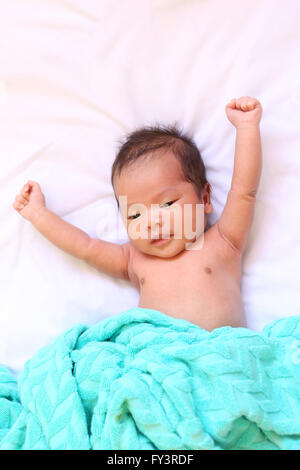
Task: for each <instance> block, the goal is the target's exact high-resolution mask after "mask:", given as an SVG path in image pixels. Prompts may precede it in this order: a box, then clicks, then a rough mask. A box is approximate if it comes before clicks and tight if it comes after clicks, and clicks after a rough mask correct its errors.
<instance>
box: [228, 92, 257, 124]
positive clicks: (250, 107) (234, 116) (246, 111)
mask: <svg viewBox="0 0 300 470" xmlns="http://www.w3.org/2000/svg"><path fill="white" fill-rule="evenodd" d="M225 110H226V115H227V117H228V119H229V121H230V122H231V124H233V125H234V126H235V127H236V128H239V127H251V126H258V124H259V122H260V120H261V116H262V105H261V104H260V102H259V101H258V100H257V99H256V98H251V97H250V96H242V97H241V98H238V99H235V98H234V99H233V100H231V101H230V102H229V103H228V104H227V105H226V108H225Z"/></svg>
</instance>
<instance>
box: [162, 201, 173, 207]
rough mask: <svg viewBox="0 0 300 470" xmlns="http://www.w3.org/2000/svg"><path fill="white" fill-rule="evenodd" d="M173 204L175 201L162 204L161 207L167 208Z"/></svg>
mask: <svg viewBox="0 0 300 470" xmlns="http://www.w3.org/2000/svg"><path fill="white" fill-rule="evenodd" d="M174 202H176V201H169V202H165V203H164V204H162V206H167V207H169V206H171V205H172V204H174Z"/></svg>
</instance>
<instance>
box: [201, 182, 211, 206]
mask: <svg viewBox="0 0 300 470" xmlns="http://www.w3.org/2000/svg"><path fill="white" fill-rule="evenodd" d="M202 201H203V204H204V212H205V214H210V213H211V212H212V209H213V207H212V203H211V200H210V184H209V183H205V185H204V188H203V190H202Z"/></svg>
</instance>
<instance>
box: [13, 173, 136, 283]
mask: <svg viewBox="0 0 300 470" xmlns="http://www.w3.org/2000/svg"><path fill="white" fill-rule="evenodd" d="M13 207H14V209H15V210H16V211H17V212H19V214H20V215H22V217H24V218H25V219H27V220H29V221H30V222H31V223H32V224H33V225H34V227H35V228H36V229H37V230H38V231H39V232H41V233H42V234H43V235H44V236H45V237H46V238H48V240H50V241H51V242H52V243H54V244H55V245H56V246H58V247H59V248H61V249H62V250H64V251H66V252H67V253H69V254H71V255H73V256H76V257H77V258H80V259H82V260H85V261H86V262H87V263H89V264H91V265H92V266H94V267H95V268H97V269H99V270H100V271H102V272H105V273H106V274H109V275H111V276H114V277H118V278H121V279H129V277H128V260H129V243H126V244H124V245H118V244H115V243H110V242H106V241H103V240H99V239H98V238H91V237H90V236H89V235H87V233H85V232H83V231H82V230H80V229H79V228H77V227H75V226H74V225H72V224H69V223H68V222H66V221H65V220H63V219H62V218H61V217H59V216H58V215H56V214H54V213H53V212H51V211H50V210H49V209H47V207H46V203H45V197H44V195H43V193H42V191H41V188H40V185H39V184H38V183H36V182H35V181H28V182H27V183H26V184H25V185H24V186H23V188H22V190H21V192H20V194H19V195H18V196H16V199H15V202H14V204H13Z"/></svg>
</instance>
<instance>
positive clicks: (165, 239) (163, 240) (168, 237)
mask: <svg viewBox="0 0 300 470" xmlns="http://www.w3.org/2000/svg"><path fill="white" fill-rule="evenodd" d="M173 238H174V234H173V233H171V234H169V235H161V236H160V237H159V238H153V239H152V240H151V245H162V244H163V243H166V242H169V241H171V240H173Z"/></svg>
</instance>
